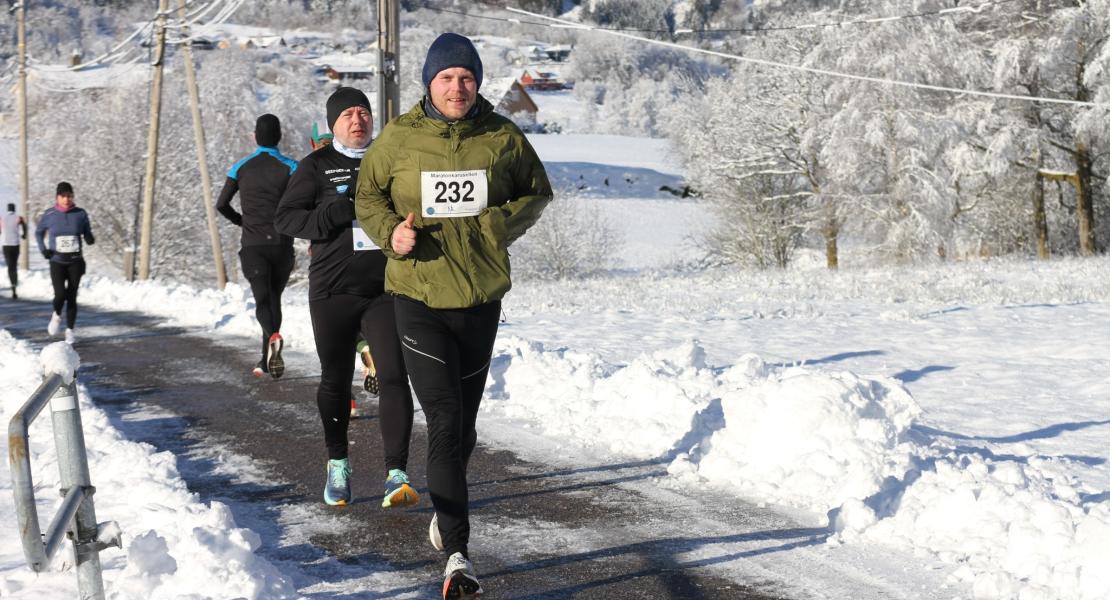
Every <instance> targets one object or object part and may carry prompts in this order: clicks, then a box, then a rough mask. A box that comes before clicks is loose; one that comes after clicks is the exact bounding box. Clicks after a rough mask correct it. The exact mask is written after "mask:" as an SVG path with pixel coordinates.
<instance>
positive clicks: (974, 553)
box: [482, 337, 1110, 600]
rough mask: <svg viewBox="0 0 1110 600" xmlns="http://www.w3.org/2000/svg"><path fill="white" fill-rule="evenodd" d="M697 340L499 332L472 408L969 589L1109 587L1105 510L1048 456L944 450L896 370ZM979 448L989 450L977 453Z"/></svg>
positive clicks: (1059, 593)
mask: <svg viewBox="0 0 1110 600" xmlns="http://www.w3.org/2000/svg"><path fill="white" fill-rule="evenodd" d="M704 356H705V355H704V352H703V351H702V349H701V348H700V347H699V345H698V344H697V343H696V342H686V343H683V344H680V345H678V346H676V347H675V348H674V349H672V350H667V351H663V352H656V353H652V354H645V355H641V356H640V357H639V358H637V359H635V360H633V361H631V362H630V363H629V364H627V365H612V364H606V363H604V361H602V360H601V359H600V358H599V357H597V356H595V355H591V354H589V353H584V352H576V351H571V350H568V349H565V348H561V349H556V350H547V349H545V348H544V347H543V346H542V345H541V344H537V343H533V342H527V341H525V340H522V339H519V338H513V337H508V338H505V339H503V340H500V341H499V342H498V344H497V347H496V351H495V359H494V368H493V370H492V376H491V378H492V380H493V384H492V385H491V386H490V390H489V398H487V400H486V401H485V402H484V404H483V408H482V410H483V411H484V412H486V413H488V414H491V415H497V416H500V417H505V418H509V419H516V420H519V421H521V422H522V423H523V425H524V426H526V427H529V428H531V429H538V430H539V431H540V433H542V434H543V435H545V436H548V437H554V438H558V439H563V440H568V441H571V440H573V441H575V442H577V444H578V445H580V446H581V447H583V448H597V449H599V450H605V451H608V452H613V453H616V454H618V455H620V456H622V457H625V458H629V459H639V460H650V459H660V458H662V459H666V460H669V461H670V464H669V467H668V472H669V473H670V475H671V476H672V477H673V478H675V479H676V480H677V482H680V483H682V484H684V485H686V486H691V485H703V484H709V485H713V486H717V487H720V488H722V489H726V490H731V491H733V492H735V493H736V494H737V495H738V496H740V497H743V498H745V499H748V500H750V501H755V502H758V503H761V504H762V503H772V504H777V505H783V506H789V507H794V508H799V509H804V510H807V511H809V512H810V513H811V514H812V515H813V516H814V519H815V520H816V521H818V522H819V523H820V524H822V525H827V526H829V527H830V529H831V530H832V531H834V532H836V534H835V535H834V536H833V537H832V538H831V542H830V543H831V544H833V545H836V544H846V543H847V544H850V543H856V542H860V541H867V542H873V543H880V544H894V545H896V546H900V547H903V548H906V549H909V550H911V551H914V552H927V553H930V554H933V555H935V556H937V557H938V558H940V559H942V560H944V561H946V562H949V563H955V564H959V565H961V566H960V568H959V569H958V570H957V571H956V575H955V577H956V578H957V579H958V580H960V581H961V582H965V583H969V584H970V585H971V586H972V589H973V590H974V593H975V595H976V597H980V598H1021V599H1023V600H1033V599H1045V600H1047V599H1049V598H1057V599H1061V598H1075V599H1083V600H1087V599H1095V598H1107V597H1110V573H1108V572H1107V571H1106V569H1105V565H1107V564H1110V505H1108V504H1107V503H1106V502H1102V503H1090V504H1089V505H1084V503H1083V501H1082V494H1081V493H1080V491H1079V490H1078V489H1077V487H1076V486H1075V485H1074V482H1070V481H1069V479H1068V477H1067V476H1065V475H1063V474H1062V473H1060V472H1058V469H1057V468H1056V467H1057V465H1056V464H1055V463H1054V462H1053V461H1051V460H1035V459H1029V460H1026V461H1022V460H1020V459H1019V460H1011V459H1007V458H999V457H992V456H982V455H980V453H979V452H977V451H976V450H974V449H968V448H959V449H957V448H951V447H948V446H947V445H946V444H945V443H942V442H940V441H937V440H933V439H930V438H927V437H925V436H923V435H921V434H919V433H916V432H914V431H913V430H912V429H911V428H912V426H913V424H914V423H915V421H916V420H917V419H918V418H920V416H921V409H920V408H919V407H918V405H917V403H916V402H915V401H914V399H913V398H912V397H911V395H910V394H909V392H908V391H907V390H906V389H905V388H904V387H903V386H902V385H901V384H900V383H899V382H898V381H896V380H894V379H890V378H885V377H875V378H868V377H864V376H861V375H857V374H853V373H849V372H844V371H826V370H823V369H820V368H817V367H812V366H810V367H806V366H783V367H771V366H769V365H767V364H766V363H764V361H763V360H762V359H760V358H759V357H758V356H756V355H751V354H749V355H745V356H742V357H740V358H739V359H738V360H737V363H736V364H735V365H733V366H730V367H727V368H723V369H712V368H710V367H708V366H707V365H706V364H705V359H704ZM988 454H989V453H988Z"/></svg>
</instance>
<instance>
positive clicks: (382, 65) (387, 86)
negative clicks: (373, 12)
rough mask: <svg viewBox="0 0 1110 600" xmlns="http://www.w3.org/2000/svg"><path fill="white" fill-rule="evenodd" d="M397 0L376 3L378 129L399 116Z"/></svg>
mask: <svg viewBox="0 0 1110 600" xmlns="http://www.w3.org/2000/svg"><path fill="white" fill-rule="evenodd" d="M399 10H400V9H399V8H398V6H397V0H378V115H377V116H378V121H379V122H380V123H381V125H380V127H379V130H381V129H382V128H384V127H385V124H386V123H388V122H390V121H391V120H393V118H394V117H396V116H398V115H399V114H401V21H400V15H399Z"/></svg>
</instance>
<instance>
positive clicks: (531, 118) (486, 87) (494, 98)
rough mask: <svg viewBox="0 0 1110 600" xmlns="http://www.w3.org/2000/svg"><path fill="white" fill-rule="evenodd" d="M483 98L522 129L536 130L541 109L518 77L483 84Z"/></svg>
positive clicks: (502, 78) (501, 78)
mask: <svg viewBox="0 0 1110 600" xmlns="http://www.w3.org/2000/svg"><path fill="white" fill-rule="evenodd" d="M481 92H482V96H483V97H485V99H486V100H489V102H490V104H492V105H493V108H494V110H495V111H497V112H498V113H499V114H502V115H505V116H506V117H509V118H510V119H512V120H513V122H514V123H516V124H517V125H518V126H519V127H520V128H521V129H523V130H525V131H531V130H534V129H535V128H536V125H537V120H536V119H537V116H538V115H539V112H540V108H539V107H538V106H536V103H535V101H533V100H532V97H531V96H530V95H528V91H527V90H525V89H524V86H522V85H521V84H520V81H518V80H517V78H516V77H499V78H496V79H490V80H486V81H483V82H482V90H481Z"/></svg>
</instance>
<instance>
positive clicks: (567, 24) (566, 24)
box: [505, 7, 1110, 109]
mask: <svg viewBox="0 0 1110 600" xmlns="http://www.w3.org/2000/svg"><path fill="white" fill-rule="evenodd" d="M505 10H507V11H509V12H513V13H519V14H522V15H527V16H529V17H536V18H539V19H545V20H549V21H553V22H554V23H555V24H557V25H558V27H555V28H558V29H579V30H583V31H596V32H599V33H605V34H609V35H615V36H617V37H622V38H627V39H630V40H636V41H639V42H644V43H647V44H655V45H657V46H665V47H668V48H674V49H676V50H682V51H685V52H694V53H698V54H706V55H709V56H716V57H718V58H724V59H727V60H734V61H739V62H745V63H751V64H756V65H761V66H764V67H775V68H779V69H788V70H791V71H802V72H805V73H811V74H814V75H824V76H827V77H838V78H841V79H851V80H854V81H865V82H868V83H877V84H881V85H892V86H898V87H905V88H913V89H921V90H929V91H934V92H945V93H950V94H965V95H969V96H983V97H987V98H997V99H1003V100H1018V101H1023V102H1044V103H1048V104H1066V105H1071V106H1082V107H1087V108H1106V109H1110V104H1106V103H1100V102H1083V101H1080V100H1067V99H1064V98H1044V97H1040V96H1021V95H1016V94H1003V93H999V92H985V91H979V90H968V89H961V88H953V87H947V86H942V85H930V84H927V83H915V82H912V81H902V80H899V79H883V78H880V77H869V76H866V75H855V74H852V73H843V72H840V71H832V70H829V69H817V68H814V67H803V66H799V65H791V64H787V63H781V62H776V61H773V60H764V59H760V58H750V57H747V56H740V55H737V54H728V53H725V52H717V51H715V50H706V49H703V48H695V47H692V46H683V45H681V44H675V43H673V42H665V41H662V40H653V39H649V38H645V37H640V36H636V35H631V34H628V33H624V32H621V31H613V30H611V29H604V28H598V27H590V26H589V25H582V24H580V23H574V22H572V21H567V20H565V19H559V18H556V17H548V16H545V15H540V14H537V13H533V12H528V11H526V10H521V9H519V8H510V7H506V8H505ZM531 24H534V23H531Z"/></svg>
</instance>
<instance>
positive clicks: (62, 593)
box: [0, 330, 296, 599]
mask: <svg viewBox="0 0 1110 600" xmlns="http://www.w3.org/2000/svg"><path fill="white" fill-rule="evenodd" d="M77 361H78V358H77V355H76V353H75V352H74V351H73V350H72V349H71V348H70V347H69V346H68V345H67V344H65V343H58V344H52V345H50V346H48V347H47V348H46V349H44V351H43V352H42V354H41V356H36V355H35V354H34V353H33V352H32V351H31V349H30V347H29V346H28V345H27V344H26V343H25V342H21V341H18V340H16V339H15V338H14V337H12V335H11V334H10V333H8V332H7V331H3V330H0V390H3V392H0V419H3V421H4V422H7V421H8V420H10V419H11V416H12V415H13V414H14V413H15V411H17V410H18V409H19V407H20V406H22V404H23V403H24V402H25V401H26V400H27V399H28V398H29V397H30V395H31V393H32V392H33V391H34V390H35V388H36V387H37V386H38V385H39V383H40V381H41V380H40V378H39V377H38V376H37V375H35V374H37V373H41V372H42V371H43V369H45V370H46V371H47V372H61V373H65V372H67V371H68V372H69V373H72V372H73V369H74V368H75V367H76V366H77V364H78V363H77ZM40 363H41V366H40ZM78 387H79V402H80V409H81V418H82V422H83V427H84V433H85V443H86V446H87V448H88V456H89V470H90V473H91V475H92V482H93V485H95V486H96V496H95V502H96V513H97V517H98V518H99V519H100V520H101V521H109V520H114V521H117V522H118V523H119V526H120V528H121V533H122V535H123V542H124V550H122V551H121V550H119V549H115V548H110V549H108V550H105V551H103V552H101V554H100V557H101V562H102V564H103V567H104V580H105V588H106V592H107V595H108V597H109V598H153V599H160V598H166V599H170V598H182V597H194V598H237V597H243V598H292V597H295V596H296V590H295V589H294V588H293V586H292V585H291V584H290V583H289V582H288V581H287V580H286V579H285V578H284V577H283V576H282V574H281V573H279V572H278V571H277V570H276V569H275V568H274V567H273V566H272V565H271V564H269V563H268V562H267V561H265V560H264V559H262V558H259V557H258V556H256V555H255V554H254V551H255V550H257V549H258V547H259V538H258V536H257V535H256V534H255V533H254V532H252V531H250V530H248V529H242V528H239V527H237V526H236V524H235V520H234V518H232V515H231V512H230V511H229V510H228V508H227V507H226V506H224V505H222V504H220V503H218V502H213V503H212V504H211V505H206V504H203V503H201V502H199V501H198V500H197V498H196V496H195V495H194V494H192V493H190V492H189V491H188V489H187V488H186V486H185V483H184V481H182V479H181V477H180V476H179V475H178V473H177V467H176V460H175V458H174V456H173V455H172V454H170V453H168V452H156V451H155V450H154V448H153V447H151V446H150V445H147V444H140V443H135V442H131V441H128V440H126V439H123V438H122V437H121V436H120V434H119V432H118V431H117V430H116V429H114V428H113V427H112V425H111V423H110V422H109V420H108V417H107V416H106V415H105V413H104V412H103V411H101V410H100V409H98V408H97V407H96V406H95V405H94V404H93V403H92V402H91V400H90V399H89V397H88V394H87V392H86V391H85V390H84V388H82V387H80V386H78ZM30 434H31V435H30V451H31V466H32V471H33V475H34V481H35V492H36V502H37V509H38V512H39V517H40V521H41V522H42V523H46V522H48V520H49V518H50V517H51V516H52V515H53V514H54V512H55V511H56V510H57V504H58V502H59V500H60V499H59V497H58V495H57V493H55V490H57V489H58V486H59V483H58V472H57V468H56V466H55V465H56V464H57V456H56V453H55V451H54V442H53V436H52V434H51V433H50V418H49V415H48V414H43V415H40V417H39V418H38V419H37V420H36V421H35V422H34V423H33V424H32V426H31V431H30ZM0 530H2V531H4V532H5V535H3V536H2V537H0V539H2V540H3V542H0V596H4V597H5V598H62V597H72V596H73V595H74V594H75V593H76V590H77V581H76V576H75V574H74V571H73V556H72V550H71V548H72V547H71V546H70V545H68V544H67V545H65V546H63V548H62V549H60V550H59V552H58V554H56V555H55V557H54V561H53V563H52V566H51V568H50V569H49V570H47V571H46V572H44V573H38V574H36V573H34V572H33V571H31V570H30V568H28V567H27V566H26V563H25V562H24V557H23V548H22V545H21V542H20V540H19V538H18V537H17V536H16V535H14V532H16V531H18V528H17V526H16V522H15V507H14V506H13V505H12V489H11V473H10V470H9V467H8V463H7V461H3V463H0Z"/></svg>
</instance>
